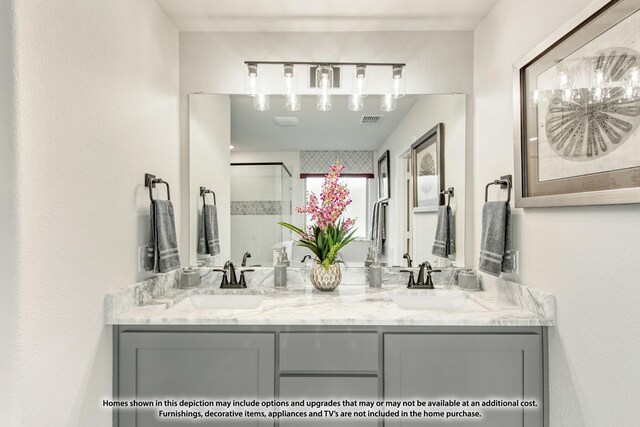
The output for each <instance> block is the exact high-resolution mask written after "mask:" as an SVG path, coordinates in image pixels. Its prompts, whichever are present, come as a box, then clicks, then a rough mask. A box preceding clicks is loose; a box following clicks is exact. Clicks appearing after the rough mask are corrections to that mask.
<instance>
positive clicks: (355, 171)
mask: <svg viewBox="0 0 640 427" xmlns="http://www.w3.org/2000/svg"><path fill="white" fill-rule="evenodd" d="M336 160H338V161H339V162H340V164H342V165H344V171H343V172H342V176H359V177H364V178H373V151H301V152H300V178H307V177H314V176H325V175H326V174H327V172H329V166H331V165H332V164H334V163H335V162H336Z"/></svg>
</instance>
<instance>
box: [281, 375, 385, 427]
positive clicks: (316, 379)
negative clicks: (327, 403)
mask: <svg viewBox="0 0 640 427" xmlns="http://www.w3.org/2000/svg"><path fill="white" fill-rule="evenodd" d="M288 399H289V400H300V399H312V400H313V399H316V400H330V399H333V400H342V399H349V400H357V399H361V400H378V378H377V377H349V376H339V377H337V376H310V377H306V376H293V377H280V400H288ZM327 409H332V408H327ZM377 425H378V420H377V419H361V420H353V419H349V418H343V419H340V418H337V419H333V418H321V419H314V420H304V419H302V418H289V419H283V420H280V426H281V427H285V426H292V427H293V426H295V427H302V426H332V427H335V426H350V427H354V426H377Z"/></svg>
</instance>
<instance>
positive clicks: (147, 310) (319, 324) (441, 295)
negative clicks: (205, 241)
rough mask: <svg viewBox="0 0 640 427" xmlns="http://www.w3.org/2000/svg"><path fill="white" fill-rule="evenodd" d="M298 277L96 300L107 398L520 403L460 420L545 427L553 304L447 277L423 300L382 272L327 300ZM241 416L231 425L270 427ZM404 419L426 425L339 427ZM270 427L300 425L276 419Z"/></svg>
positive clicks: (136, 419) (355, 273)
mask: <svg viewBox="0 0 640 427" xmlns="http://www.w3.org/2000/svg"><path fill="white" fill-rule="evenodd" d="M304 273H305V272H304V269H289V285H288V287H287V288H286V289H275V288H273V287H272V286H270V283H271V281H272V280H273V277H272V269H257V271H256V274H255V275H254V276H253V277H252V280H251V281H250V282H249V287H248V289H247V290H221V289H219V287H218V280H219V277H218V276H217V275H216V274H217V273H209V274H208V275H207V276H205V280H204V282H205V283H204V284H203V285H202V286H201V287H200V288H197V289H194V290H179V289H176V288H173V287H171V286H170V281H169V280H168V279H164V282H162V283H156V284H155V286H151V285H150V284H138V285H136V286H137V288H136V287H132V288H127V289H125V290H122V291H120V292H118V293H116V294H112V295H110V296H108V297H107V303H106V308H107V320H108V323H110V324H112V325H113V329H114V398H116V399H118V398H120V399H124V398H138V399H143V398H152V397H157V396H180V397H206V398H208V399H212V400H215V399H216V398H217V399H223V398H231V397H245V398H255V399H266V400H268V399H274V398H276V399H277V398H279V399H298V398H301V397H306V398H315V399H336V400H337V399H340V398H349V399H356V398H360V399H365V400H376V399H387V400H389V399H398V400H400V399H410V398H412V397H420V398H422V399H433V400H436V399H440V398H448V397H455V398H460V399H475V400H487V399H500V398H502V399H505V400H507V399H515V398H520V399H530V400H535V401H536V402H537V403H538V405H539V406H537V407H536V408H533V409H525V410H523V409H521V408H520V409H513V410H508V411H505V410H501V411H488V412H486V413H485V416H484V417H483V418H482V419H481V420H479V421H475V422H473V423H471V424H470V425H474V426H475V425H478V426H509V427H513V426H544V425H547V424H546V412H547V410H548V404H547V401H546V396H547V392H546V389H547V387H548V386H547V380H546V370H547V362H546V351H547V350H546V327H547V326H552V325H553V324H554V301H553V297H549V296H546V295H542V294H538V293H536V292H535V291H534V292H531V291H526V290H524V291H523V290H522V289H521V288H519V287H518V286H517V285H513V284H505V286H504V289H494V290H492V291H488V292H467V291H462V290H460V289H457V287H455V286H446V285H443V283H445V284H446V283H448V282H450V281H451V279H452V277H454V276H455V270H451V271H450V272H446V273H445V274H444V275H443V276H440V277H438V276H435V279H436V288H437V289H436V290H435V291H423V290H407V289H406V287H405V284H404V280H406V275H405V274H399V273H397V272H396V271H394V270H392V269H389V270H387V271H386V272H385V282H384V285H383V287H382V289H370V288H368V287H367V286H366V285H364V284H363V283H364V272H363V270H362V269H357V268H351V269H349V270H348V271H347V272H346V274H345V277H344V279H343V284H342V285H340V287H339V288H338V289H337V290H336V291H335V292H329V293H321V292H318V291H317V290H315V289H313V288H312V287H311V286H310V285H309V284H308V283H306V281H307V280H308V279H306V276H305V274H304ZM358 283H359V284H358ZM247 297H249V298H247ZM240 306H242V308H239V307H240ZM416 308H418V309H416ZM247 421H248V423H247V424H242V423H240V424H239V425H274V422H272V421H269V422H268V423H267V422H262V423H258V421H257V420H250V421H249V420H247ZM157 422H158V421H157V419H156V418H155V413H154V412H153V411H144V410H141V411H132V410H121V411H119V413H117V414H115V418H114V425H117V426H122V427H125V426H126V427H129V426H151V425H156V424H155V423H157ZM331 422H335V423H334V424H330V425H342V424H340V421H339V420H338V421H335V420H331ZM412 422H414V423H415V422H417V423H418V424H417V425H421V424H422V425H424V423H425V421H424V420H422V421H420V420H408V419H404V420H397V419H387V420H384V421H383V420H378V419H361V420H359V421H358V422H357V423H354V422H353V421H350V422H349V423H348V425H382V424H384V425H407V424H409V425H410V424H411V423H412ZM440 422H442V421H440ZM465 423H469V421H465ZM434 424H438V422H437V421H434ZM162 425H183V424H172V423H171V422H166V421H163V422H162ZM205 425H206V423H205ZM279 425H281V426H300V425H307V424H305V421H304V420H302V419H282V420H280V421H279ZM315 425H329V424H327V421H321V422H316V423H315ZM447 425H457V424H456V423H455V422H454V423H452V422H451V421H449V422H447Z"/></svg>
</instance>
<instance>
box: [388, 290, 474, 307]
mask: <svg viewBox="0 0 640 427" xmlns="http://www.w3.org/2000/svg"><path fill="white" fill-rule="evenodd" d="M414 292H415V293H414V294H403V295H394V296H392V298H393V301H394V302H395V303H396V305H397V306H398V307H400V308H401V309H403V310H462V309H474V310H478V309H480V310H484V309H485V308H484V307H483V306H481V305H480V304H478V303H476V302H474V301H471V300H470V299H469V297H468V295H467V294H466V293H465V292H461V291H441V290H422V289H421V290H415V291H414Z"/></svg>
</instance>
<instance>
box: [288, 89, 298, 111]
mask: <svg viewBox="0 0 640 427" xmlns="http://www.w3.org/2000/svg"><path fill="white" fill-rule="evenodd" d="M285 108H286V109H287V110H288V111H299V110H300V108H301V107H300V96H298V95H297V94H295V93H292V94H290V95H285Z"/></svg>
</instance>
